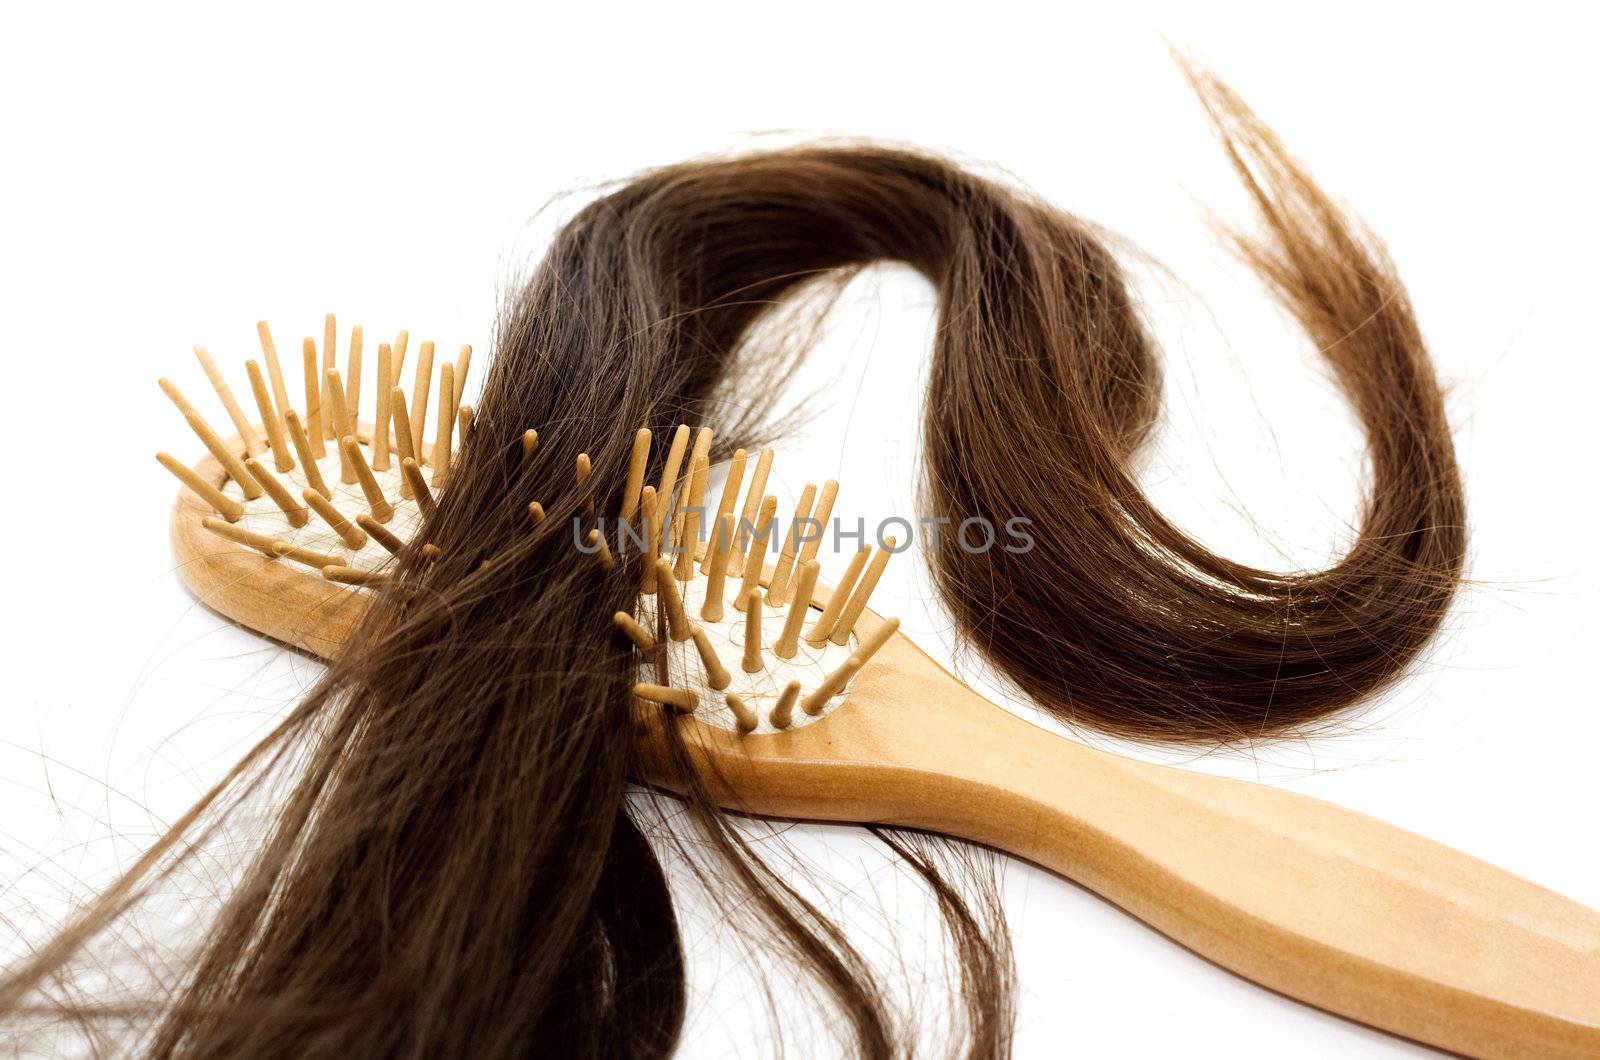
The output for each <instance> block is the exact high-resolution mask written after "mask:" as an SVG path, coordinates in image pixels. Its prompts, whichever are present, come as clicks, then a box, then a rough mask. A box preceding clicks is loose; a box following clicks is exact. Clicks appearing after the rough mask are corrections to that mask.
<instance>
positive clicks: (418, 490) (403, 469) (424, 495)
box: [400, 456, 433, 515]
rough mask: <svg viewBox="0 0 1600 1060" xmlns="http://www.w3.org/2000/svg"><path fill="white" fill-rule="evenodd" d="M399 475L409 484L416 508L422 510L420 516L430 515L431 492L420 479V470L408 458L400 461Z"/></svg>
mask: <svg viewBox="0 0 1600 1060" xmlns="http://www.w3.org/2000/svg"><path fill="white" fill-rule="evenodd" d="M400 473H401V474H402V475H404V476H405V480H406V481H407V482H409V483H411V493H412V495H413V496H415V497H416V498H417V507H418V508H421V509H422V514H423V515H432V514H433V491H432V490H430V489H429V488H428V480H427V479H425V478H423V477H422V468H420V467H418V466H417V462H416V461H415V460H413V459H412V458H411V457H409V456H408V457H406V458H405V459H404V460H402V461H400Z"/></svg>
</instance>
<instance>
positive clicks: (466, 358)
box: [450, 346, 472, 412]
mask: <svg viewBox="0 0 1600 1060" xmlns="http://www.w3.org/2000/svg"><path fill="white" fill-rule="evenodd" d="M471 367H472V347H471V346H463V347H461V349H460V350H459V351H458V352H457V353H456V363H455V365H454V368H453V370H452V378H453V379H454V383H455V386H454V390H453V392H452V393H451V395H450V404H451V405H453V406H455V408H456V410H457V411H458V412H459V411H460V409H461V397H462V395H463V394H465V393H466V391H467V371H468V369H470V368H471Z"/></svg>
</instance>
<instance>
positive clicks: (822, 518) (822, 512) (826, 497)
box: [800, 479, 839, 564]
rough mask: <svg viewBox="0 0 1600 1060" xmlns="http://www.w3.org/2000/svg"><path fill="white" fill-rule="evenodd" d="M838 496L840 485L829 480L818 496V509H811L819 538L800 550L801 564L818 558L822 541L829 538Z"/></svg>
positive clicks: (808, 542)
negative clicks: (830, 520)
mask: <svg viewBox="0 0 1600 1060" xmlns="http://www.w3.org/2000/svg"><path fill="white" fill-rule="evenodd" d="M838 496H839V483H837V482H835V481H834V480H833V479H829V480H828V481H826V482H824V483H823V484H822V492H821V493H819V494H818V495H817V503H816V507H814V508H812V509H811V518H812V520H813V521H814V522H816V523H817V525H818V527H820V530H818V532H817V536H816V537H813V538H812V539H811V540H809V541H807V542H806V544H805V548H803V549H801V550H800V563H802V564H805V563H810V562H811V561H812V560H814V559H816V558H817V551H818V550H819V549H820V548H821V547H822V539H823V538H825V537H827V536H828V520H829V519H830V518H832V517H833V502H834V501H835V500H837V499H838Z"/></svg>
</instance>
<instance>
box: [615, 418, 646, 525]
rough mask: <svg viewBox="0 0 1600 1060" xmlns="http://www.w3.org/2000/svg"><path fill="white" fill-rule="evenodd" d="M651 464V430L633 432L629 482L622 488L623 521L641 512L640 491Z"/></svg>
mask: <svg viewBox="0 0 1600 1060" xmlns="http://www.w3.org/2000/svg"><path fill="white" fill-rule="evenodd" d="M649 463H650V428H649V427H640V428H639V429H638V430H636V431H634V432H633V452H631V453H630V454H628V480H627V482H626V483H624V484H623V487H622V521H623V522H628V521H629V520H631V519H632V518H633V517H634V515H635V514H636V513H637V512H638V511H639V490H640V489H641V488H643V486H644V472H645V468H646V466H647V465H648V464H649Z"/></svg>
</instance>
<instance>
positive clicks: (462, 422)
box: [456, 405, 477, 445]
mask: <svg viewBox="0 0 1600 1060" xmlns="http://www.w3.org/2000/svg"><path fill="white" fill-rule="evenodd" d="M475 415H477V413H476V412H474V411H473V408H472V406H471V405H458V406H456V444H457V445H466V444H467V436H468V435H470V434H471V433H472V418H473V417H474V416H475Z"/></svg>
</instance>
